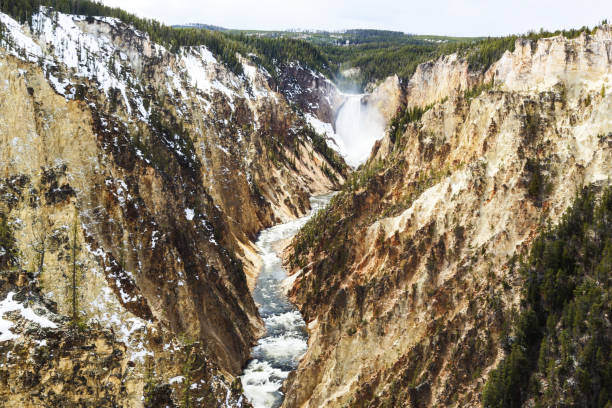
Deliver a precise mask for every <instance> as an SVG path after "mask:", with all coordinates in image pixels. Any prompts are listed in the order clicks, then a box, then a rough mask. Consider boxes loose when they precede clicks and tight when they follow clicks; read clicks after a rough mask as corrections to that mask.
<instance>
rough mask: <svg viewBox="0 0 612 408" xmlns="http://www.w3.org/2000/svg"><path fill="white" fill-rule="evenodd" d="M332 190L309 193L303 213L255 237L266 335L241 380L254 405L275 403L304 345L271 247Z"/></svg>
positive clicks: (264, 407)
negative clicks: (259, 266)
mask: <svg viewBox="0 0 612 408" xmlns="http://www.w3.org/2000/svg"><path fill="white" fill-rule="evenodd" d="M332 196H333V193H331V194H326V195H322V196H316V197H311V199H310V204H311V207H312V211H311V212H310V214H308V215H307V216H305V217H302V218H299V219H297V220H294V221H290V222H288V223H285V224H280V225H276V226H274V227H272V228H268V229H266V230H263V231H262V232H261V234H260V235H259V238H258V240H257V242H256V245H257V248H258V250H259V252H260V255H261V257H262V260H263V266H262V268H261V271H260V273H259V276H258V277H257V283H256V285H255V290H254V291H253V299H255V303H256V304H257V307H258V309H259V314H260V315H261V317H262V319H263V321H264V323H265V327H266V334H265V335H264V336H263V337H262V338H261V339H260V340H259V341H258V343H257V345H256V346H255V347H254V348H253V350H251V358H252V359H251V360H250V362H249V363H248V365H247V367H246V368H245V370H244V372H243V373H242V376H241V377H240V379H241V380H242V387H243V388H244V394H245V395H246V397H247V398H248V399H249V401H251V403H252V404H253V406H254V407H255V408H276V407H279V406H280V405H281V404H282V402H283V394H282V392H281V391H280V388H281V386H282V384H283V381H285V379H286V378H287V376H288V375H289V372H291V371H292V370H295V369H296V368H297V366H298V363H299V361H300V359H301V358H302V356H303V355H304V353H305V352H306V349H307V347H308V336H307V334H306V324H305V323H304V319H302V315H301V314H300V312H299V311H298V310H297V308H296V307H295V305H293V304H292V303H291V302H290V301H289V299H288V298H287V296H286V295H285V293H284V292H283V290H282V288H281V282H282V281H283V280H284V279H286V278H287V272H286V271H285V270H284V269H283V266H282V262H281V260H280V258H279V257H278V255H277V253H276V251H275V250H278V247H279V246H280V242H281V241H283V240H286V239H289V238H292V237H293V236H294V235H295V234H297V232H298V231H299V230H300V228H302V227H303V226H304V224H306V222H307V221H308V220H309V219H310V217H312V215H313V214H314V213H315V212H316V211H318V210H319V209H321V208H323V207H325V206H326V205H327V203H328V202H329V201H330V200H331V198H332Z"/></svg>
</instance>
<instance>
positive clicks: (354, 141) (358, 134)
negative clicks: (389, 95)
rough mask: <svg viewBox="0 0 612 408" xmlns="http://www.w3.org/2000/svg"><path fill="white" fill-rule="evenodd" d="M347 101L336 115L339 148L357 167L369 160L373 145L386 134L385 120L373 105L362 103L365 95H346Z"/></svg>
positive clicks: (351, 163) (352, 164) (347, 159)
mask: <svg viewBox="0 0 612 408" xmlns="http://www.w3.org/2000/svg"><path fill="white" fill-rule="evenodd" d="M345 96H346V97H347V99H346V102H345V103H344V104H343V105H342V107H341V108H340V111H339V112H338V115H337V117H336V135H335V136H336V137H335V138H334V140H335V142H336V144H337V145H338V150H339V151H340V153H341V154H342V155H343V156H344V158H345V160H346V162H347V163H348V164H350V165H351V166H353V167H357V166H359V165H360V164H362V163H363V162H365V161H366V160H367V158H368V157H369V155H370V152H371V151H372V147H373V146H374V143H375V142H376V141H377V140H380V139H382V137H383V136H384V134H385V120H384V118H383V116H382V114H381V113H380V112H379V111H378V109H376V108H375V107H373V106H370V105H368V104H366V103H362V99H363V97H364V95H350V94H348V95H345Z"/></svg>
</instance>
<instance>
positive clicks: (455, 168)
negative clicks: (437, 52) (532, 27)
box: [0, 7, 612, 408]
mask: <svg viewBox="0 0 612 408" xmlns="http://www.w3.org/2000/svg"><path fill="white" fill-rule="evenodd" d="M234 54H235V55H236V56H235V58H237V61H238V62H239V64H240V70H241V73H236V72H235V70H234V69H232V68H231V67H230V66H229V65H228V64H227V63H226V61H225V60H223V56H222V55H221V54H220V53H219V52H217V51H215V50H213V49H211V47H207V46H206V45H192V46H187V45H181V46H176V45H168V44H161V43H157V42H155V41H154V40H152V38H151V36H150V34H148V33H146V32H142V31H140V30H138V29H137V28H135V27H134V26H133V25H130V24H127V23H125V22H122V21H121V20H119V19H117V18H113V17H95V16H82V15H72V14H66V13H62V12H59V11H56V10H54V9H52V8H49V7H41V8H40V9H38V10H37V11H35V12H34V13H33V14H32V17H31V21H29V23H25V24H21V23H20V22H19V21H17V20H15V19H14V17H11V16H10V15H8V14H4V13H0V146H1V149H0V172H1V173H0V405H2V406H6V407H39V406H66V407H72V406H74V407H77V406H101V407H102V406H104V407H106V406H121V407H141V406H145V407H166V406H168V407H178V406H181V407H184V406H203V407H250V406H253V407H255V408H260V407H279V406H282V407H287V408H290V407H301V408H307V407H313V408H314V407H408V406H411V407H430V406H431V407H433V406H449V407H450V406H453V407H464V406H466V407H467V406H483V397H482V395H483V391H484V390H485V388H486V384H487V381H488V379H489V378H490V377H491V374H492V373H493V372H494V370H495V369H496V368H497V367H498V366H499V365H500V364H501V363H502V362H503V361H504V359H505V358H506V355H507V352H506V351H505V348H504V342H506V341H507V339H508V338H511V337H512V335H511V334H509V332H510V331H511V329H510V324H511V323H510V322H512V321H514V318H513V315H514V314H515V313H516V311H517V310H520V309H521V307H522V305H523V303H524V299H523V296H524V287H525V285H526V280H525V278H524V276H523V275H521V274H520V273H519V272H518V269H519V268H518V266H517V265H519V264H520V262H522V260H523V259H524V258H526V257H527V254H528V253H529V251H530V249H531V246H532V244H533V243H534V242H535V241H536V240H537V237H538V236H539V235H540V234H541V233H542V231H544V230H546V228H550V227H551V226H554V225H557V224H559V223H561V222H562V220H563V219H564V214H565V213H566V212H567V211H568V209H569V208H571V207H572V203H573V202H574V200H575V198H576V197H577V196H578V195H579V193H580V192H581V191H582V190H583V188H587V187H588V188H590V189H593V191H595V195H596V196H597V197H600V196H602V192H604V191H606V189H607V188H608V187H609V185H610V176H611V175H612V167H611V166H612V164H611V163H612V114H611V112H612V93H611V92H610V89H611V88H612V83H611V80H612V28H611V27H610V26H608V25H605V24H603V25H601V26H599V27H598V28H597V29H595V30H593V31H592V32H589V33H586V32H584V33H582V34H580V35H579V36H577V37H575V38H566V37H564V36H563V35H559V36H553V37H546V38H540V39H537V40H530V39H517V40H516V42H515V44H513V48H512V50H507V51H505V53H503V54H502V55H501V57H500V58H498V59H496V60H495V61H494V62H493V63H491V64H490V66H488V67H486V69H482V68H479V67H475V66H473V64H471V63H470V61H469V60H468V58H467V57H466V56H465V55H462V54H461V53H460V52H458V53H453V54H450V55H442V56H440V57H438V58H436V59H434V60H432V61H429V62H426V63H422V64H420V65H418V66H417V67H416V69H415V71H414V74H413V75H412V76H411V77H410V79H409V80H402V79H400V78H399V77H398V76H397V75H392V76H389V77H387V78H385V79H382V80H380V81H377V82H376V83H372V84H369V85H368V86H367V89H368V90H369V91H370V92H368V93H366V94H348V93H344V92H342V90H341V89H339V88H338V86H337V85H336V84H335V83H334V82H333V81H332V79H330V78H328V76H326V74H325V73H323V72H319V71H317V70H315V69H312V68H311V67H309V66H308V65H307V64H306V63H305V62H303V61H300V60H299V59H297V58H296V59H294V60H291V61H284V62H283V61H279V60H275V62H274V64H275V65H274V67H273V69H271V68H270V67H268V68H265V67H264V66H263V64H262V63H260V61H261V59H260V57H261V56H258V55H255V54H253V55H250V54H240V53H238V52H235V53H234ZM598 199H599V198H598ZM603 303H604V306H603V308H604V310H609V307H610V304H609V302H607V303H606V302H603ZM606 313H607V312H606ZM603 320H604V321H603V323H602V327H605V331H606V333H607V332H608V331H609V328H610V327H611V326H610V321H609V317H606V318H604V319H603ZM606 336H607V334H606ZM602 381H603V380H602ZM542 384H543V385H541V388H542V389H544V390H546V389H547V387H552V385H551V384H548V383H546V382H545V381H542ZM567 388H568V389H570V388H572V387H571V384H570V385H568V386H567ZM530 392H531V391H530ZM564 392H565V391H564ZM567 392H568V393H569V392H570V391H567ZM543 393H544V391H542V394H543ZM602 398H604V397H602ZM606 398H607V397H606ZM609 398H612V394H610V397H609ZM535 401H536V396H533V395H532V394H529V398H528V399H527V401H523V404H524V406H536V403H535ZM606 402H607V400H606V401H603V403H604V404H605V403H606ZM602 406H603V405H602Z"/></svg>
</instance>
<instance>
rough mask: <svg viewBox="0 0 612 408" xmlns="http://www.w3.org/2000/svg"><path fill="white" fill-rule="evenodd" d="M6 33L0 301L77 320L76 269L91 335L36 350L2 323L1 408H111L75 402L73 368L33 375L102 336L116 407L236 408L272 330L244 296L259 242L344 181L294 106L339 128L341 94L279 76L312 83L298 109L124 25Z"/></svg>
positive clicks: (250, 66)
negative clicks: (9, 257)
mask: <svg viewBox="0 0 612 408" xmlns="http://www.w3.org/2000/svg"><path fill="white" fill-rule="evenodd" d="M0 22H1V23H2V29H3V32H2V36H1V37H0V101H1V103H0V143H1V146H2V149H0V172H1V174H0V193H1V195H0V215H1V218H2V219H3V220H6V226H3V230H2V232H3V234H4V233H5V232H7V231H8V233H10V235H11V236H14V241H15V242H14V245H15V247H16V251H17V252H18V253H19V256H18V259H17V261H16V262H15V263H14V264H11V265H1V264H0V266H1V267H2V268H1V269H2V271H1V273H2V274H8V275H7V276H8V278H7V279H6V281H7V282H9V283H10V285H9V286H3V287H2V288H0V290H1V291H2V292H1V293H0V295H2V299H0V301H2V300H4V299H5V297H6V296H8V294H9V292H11V291H12V292H15V293H16V295H15V297H14V299H15V300H16V301H17V302H23V301H24V299H30V298H31V299H32V300H27V301H28V302H29V301H31V302H34V303H35V304H39V303H40V304H41V305H43V306H44V305H47V302H54V305H53V306H49V305H47V306H44V307H45V308H47V309H48V310H49V311H50V313H54V314H57V315H58V316H66V315H69V314H70V313H71V304H72V302H71V299H70V297H71V295H70V293H69V292H68V291H67V290H66V287H67V286H68V282H69V276H71V275H72V271H73V269H72V268H73V266H74V267H76V268H77V269H78V273H77V274H76V275H77V276H78V282H79V283H78V292H77V295H78V300H79V301H78V305H79V310H78V312H77V315H78V316H79V321H80V323H79V324H78V325H77V326H76V327H80V328H81V329H80V330H81V331H79V330H76V331H75V330H73V329H74V328H75V325H74V324H69V323H70V322H66V321H65V320H64V321H63V322H62V324H61V325H59V324H58V327H57V328H56V329H54V330H55V331H53V330H51V331H52V333H53V334H52V335H53V336H54V337H55V338H56V339H58V341H54V342H47V343H44V342H43V343H40V342H39V340H40V336H39V337H35V338H33V337H32V332H31V331H29V330H21V328H23V327H24V325H25V327H29V326H28V319H27V318H26V317H25V316H24V315H23V314H20V313H19V312H15V311H11V312H7V313H6V314H4V313H3V314H4V318H6V319H10V321H12V322H13V324H11V325H10V327H12V328H14V330H16V333H17V336H16V337H15V338H13V337H12V336H11V339H10V340H9V341H5V342H3V344H2V347H3V353H2V355H1V357H0V360H1V361H0V405H4V406H40V404H41V401H44V400H45V399H48V398H52V397H53V396H54V395H56V394H57V393H59V392H62V390H63V391H64V394H63V395H62V398H63V399H62V400H61V401H62V402H61V403H62V404H64V405H65V406H70V404H78V403H83V404H89V405H96V404H102V405H104V403H106V402H104V401H106V400H105V399H104V398H108V397H109V395H103V394H100V393H98V394H96V393H95V392H93V391H92V390H91V389H90V388H91V384H90V383H89V379H92V381H93V380H94V379H95V381H96V384H97V385H96V386H97V387H102V388H103V387H105V386H108V387H111V386H113V387H114V386H115V385H113V384H111V382H112V381H111V377H108V376H101V377H100V376H93V374H92V376H90V377H88V376H89V374H91V373H90V372H89V371H88V372H87V374H86V375H85V373H83V375H84V376H85V378H86V380H87V381H84V383H83V384H72V383H71V382H72V381H73V380H72V377H71V376H69V375H68V374H67V372H66V371H65V370H63V368H64V366H63V365H65V362H64V361H63V360H62V359H60V358H50V359H47V360H45V359H35V360H34V363H33V364H32V365H31V366H30V365H29V364H30V363H27V362H26V361H25V360H22V358H23V359H28V358H30V357H29V356H32V355H38V354H40V353H43V355H44V354H45V353H50V354H51V355H53V356H57V355H59V354H61V353H66V352H68V350H69V349H70V347H71V345H74V346H75V347H80V345H81V344H83V342H85V344H86V343H87V342H89V341H92V342H94V341H96V340H95V339H96V338H100V336H102V337H104V339H105V340H104V341H106V342H107V343H108V344H107V345H106V346H104V347H103V348H102V349H100V350H99V352H96V353H94V354H95V355H93V354H92V360H91V362H92V363H91V367H95V366H96V361H97V359H98V358H104V356H105V353H107V352H108V353H111V354H113V353H114V354H113V356H114V357H113V358H115V357H116V359H115V360H114V362H113V364H115V363H117V367H120V368H121V370H122V375H124V376H125V378H123V377H122V379H121V381H122V383H121V384H119V385H117V387H119V388H120V387H128V389H126V390H125V392H123V391H122V392H121V393H116V395H114V397H113V398H114V400H113V401H114V402H113V403H115V404H117V405H120V406H142V404H143V403H145V405H147V406H159V405H156V404H162V401H163V404H169V405H170V406H172V404H178V402H179V401H183V402H184V401H186V400H189V401H191V403H193V404H195V403H200V404H202V403H204V404H209V405H212V404H213V402H214V404H221V405H222V406H239V405H240V403H242V402H241V401H243V398H241V394H240V390H241V387H240V382H239V380H237V375H238V374H240V372H241V369H242V367H243V365H244V363H245V362H246V361H247V359H248V358H249V352H250V349H251V346H252V345H254V344H255V342H256V339H257V338H258V337H259V336H260V335H261V334H263V328H264V327H263V322H262V321H261V320H260V318H259V315H258V312H257V309H256V307H255V303H254V302H253V300H252V297H251V295H250V290H249V288H250V287H251V288H252V287H253V285H254V275H255V271H256V270H257V267H258V257H257V256H256V253H255V246H254V243H253V240H254V239H255V236H256V234H257V231H259V230H261V229H262V228H267V227H270V226H272V225H274V224H277V223H279V222H285V221H289V220H292V219H295V218H297V217H300V216H302V215H304V214H307V213H308V211H310V204H309V197H310V196H311V195H313V194H318V193H321V192H326V191H329V190H331V189H334V188H338V186H339V185H340V184H341V183H342V182H343V180H344V177H346V175H347V169H346V167H345V166H344V165H343V163H342V159H340V158H339V157H335V156H333V155H332V153H331V152H330V151H329V150H317V147H316V146H315V140H319V139H318V138H317V135H316V134H314V133H313V131H312V129H311V128H310V127H309V126H308V124H307V122H306V119H305V116H304V115H305V114H304V112H303V111H300V110H296V109H294V108H292V107H291V106H290V104H291V103H293V102H291V101H299V99H300V98H301V96H300V93H299V90H300V89H308V97H307V100H308V103H309V106H310V108H311V111H309V113H310V114H312V115H316V114H318V110H320V111H322V112H324V111H331V110H333V108H331V107H329V106H327V105H326V104H327V103H328V102H327V101H328V99H327V98H326V97H327V96H330V99H329V100H332V99H333V95H332V94H330V92H332V93H333V85H332V84H331V83H330V82H329V81H325V80H324V79H323V77H322V76H320V75H319V74H316V73H314V72H312V71H310V70H306V69H305V68H301V67H299V64H298V65H297V66H293V67H291V69H289V68H287V67H283V66H279V71H280V72H283V69H285V68H287V71H286V73H285V75H286V76H290V75H291V74H290V73H289V72H293V71H297V72H299V73H300V74H299V78H296V79H295V81H293V84H294V86H295V87H297V86H298V85H301V86H302V88H299V89H298V88H293V91H294V92H292V93H291V98H293V99H292V100H291V101H290V99H289V97H288V96H287V95H285V94H282V93H279V92H275V91H273V90H272V89H273V88H275V87H274V86H273V84H272V79H271V78H270V76H269V75H268V74H267V73H266V72H265V71H264V70H260V69H259V68H258V67H257V66H256V65H255V64H254V63H252V62H251V61H250V60H247V59H244V58H243V59H242V60H241V61H242V62H243V66H244V68H245V72H246V73H245V75H242V76H240V77H239V76H236V75H234V74H233V73H232V72H230V71H229V70H228V69H227V68H226V67H225V66H224V65H223V64H222V63H221V62H219V61H218V60H217V59H216V58H215V56H214V55H213V54H212V53H211V52H210V51H209V50H208V49H206V47H183V48H181V49H180V50H178V51H176V52H173V51H170V50H168V49H166V48H165V47H163V46H161V45H159V44H155V43H153V42H152V41H151V40H150V39H149V38H148V36H147V35H146V34H143V33H141V32H138V31H137V30H134V29H133V28H132V27H130V26H128V25H126V24H124V23H122V22H121V21H119V20H116V19H112V18H91V19H89V18H88V19H86V18H85V17H84V16H70V15H65V14H61V13H56V12H54V11H53V10H50V9H41V11H40V12H39V13H35V14H34V16H33V20H32V24H31V25H28V24H25V25H20V24H18V23H17V22H16V21H15V20H13V19H12V18H10V17H9V16H7V15H5V14H1V13H0ZM30 27H31V28H30ZM317 82H319V83H320V85H321V86H320V89H319V88H313V89H310V88H307V87H308V86H310V85H311V84H313V83H317ZM319 98H320V99H319ZM296 103H297V102H296ZM315 107H317V109H315ZM318 146H320V144H319V145H318ZM332 162H333V163H332ZM5 230H6V231H5ZM2 236H3V237H4V236H5V235H2ZM73 249H74V252H73ZM3 251H4V249H3ZM73 253H75V254H76V257H75V260H76V263H73V262H72V260H73V255H72V254H73ZM3 276H4V275H3ZM9 278H10V279H9ZM33 291H34V292H36V296H30V295H29V293H30V292H33ZM17 292H18V293H17ZM11 305H12V303H11ZM24 307H26V306H24ZM41 307H42V306H41ZM0 317H1V316H0ZM98 324H99V326H98ZM8 327H9V325H8V324H7V325H6V326H5V325H3V326H2V336H4V335H5V334H6V335H8V332H7V333H5V330H4V329H5V328H6V329H7V330H8V331H10V330H11V329H10V328H8ZM17 328H19V330H17ZM94 328H96V329H95V330H94ZM98 328H99V330H98ZM50 335H51V334H50ZM73 336H76V337H77V338H78V341H71V340H70V339H72V337H73ZM75 350H77V348H75ZM115 350H116V351H115ZM4 351H6V352H4ZM92 353H93V352H92ZM109 362H110V361H109ZM75 367H76V366H75ZM21 368H23V370H21ZM77 368H78V367H77ZM77 368H75V370H76V369H77ZM30 372H34V373H39V374H40V376H39V377H37V376H34V377H30V376H29V374H27V373H30ZM113 381H114V380H113ZM126 384H127V385H126ZM81 385H82V386H83V387H84V388H79V387H80V386H81ZM88 387H89V388H88ZM83 389H86V390H88V391H87V392H90V391H91V392H93V394H92V395H93V396H92V397H91V399H89V397H87V398H88V399H87V400H84V399H83V398H85V397H84V395H85V394H86V392H84V391H83ZM109 389H110V388H109ZM122 390H123V389H122ZM128 391H129V392H128ZM34 394H35V395H36V396H37V397H36V398H34V397H33V395H34ZM24 401H31V402H30V403H29V404H31V405H27V404H26V405H24Z"/></svg>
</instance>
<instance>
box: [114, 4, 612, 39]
mask: <svg viewBox="0 0 612 408" xmlns="http://www.w3.org/2000/svg"><path fill="white" fill-rule="evenodd" d="M103 3H105V4H107V5H109V6H113V7H121V8H123V9H124V10H127V11H130V12H132V13H135V14H137V15H139V16H141V17H148V18H154V19H156V20H160V21H162V22H164V23H166V24H183V23H203V24H212V25H217V26H222V27H226V28H238V29H257V30H285V29H295V28H301V29H319V30H343V29H349V28H376V29H387V30H397V31H403V32H406V33H414V34H438V35H452V36H487V35H505V34H517V33H518V34H520V33H525V32H527V31H529V30H539V29H540V28H544V29H547V30H554V29H562V28H579V27H582V26H583V25H587V26H594V25H596V24H598V23H599V22H600V21H601V20H603V19H608V20H612V0H580V1H577V0H503V1H499V0H418V1H413V0H369V1H366V0H199V1H198V0H171V1H168V0H103Z"/></svg>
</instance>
